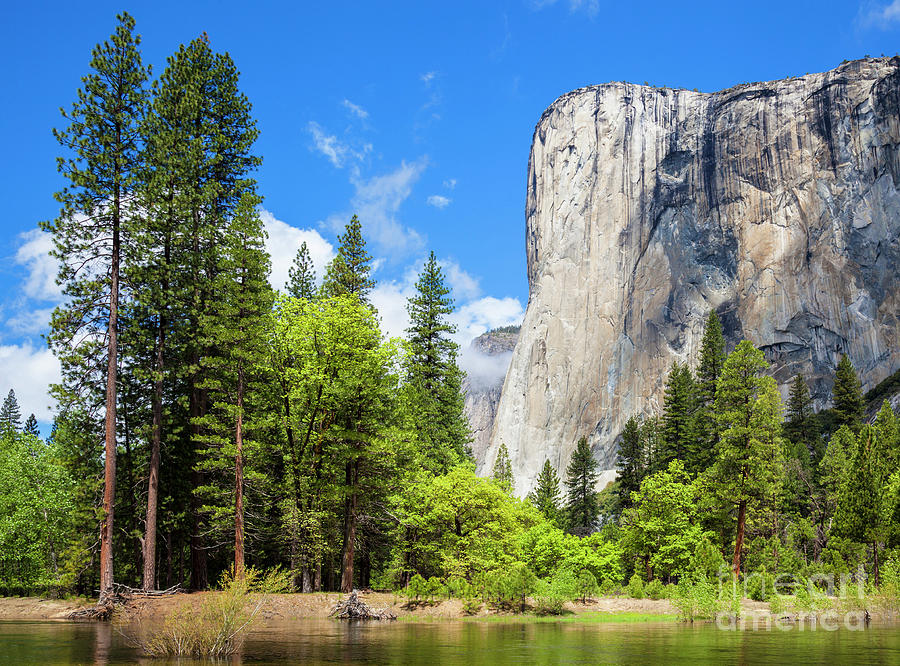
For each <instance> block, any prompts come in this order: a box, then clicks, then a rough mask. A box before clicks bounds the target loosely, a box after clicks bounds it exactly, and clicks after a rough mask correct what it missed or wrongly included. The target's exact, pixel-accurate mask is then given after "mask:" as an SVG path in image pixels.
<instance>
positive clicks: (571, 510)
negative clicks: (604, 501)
mask: <svg viewBox="0 0 900 666" xmlns="http://www.w3.org/2000/svg"><path fill="white" fill-rule="evenodd" d="M597 469H598V465H597V461H596V460H594V455H593V454H592V453H591V449H590V447H589V446H588V443H587V438H586V437H582V438H581V439H579V440H578V445H577V446H576V448H575V451H574V453H573V454H572V459H571V460H570V461H569V465H568V467H566V488H567V490H568V496H567V501H566V512H567V514H568V519H569V530H570V531H571V532H573V533H574V534H581V535H583V534H588V533H590V532H591V530H593V528H594V523H595V522H596V521H597V516H598V515H599V514H600V507H599V506H598V504H597V492H596V491H595V490H594V488H595V486H596V485H597V478H598V476H599V474H598V471H597Z"/></svg>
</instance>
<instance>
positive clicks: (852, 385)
mask: <svg viewBox="0 0 900 666" xmlns="http://www.w3.org/2000/svg"><path fill="white" fill-rule="evenodd" d="M832 403H833V407H832V409H833V411H834V416H835V423H836V424H837V425H838V427H840V426H842V425H845V426H847V427H848V428H850V429H851V430H852V431H853V432H858V431H859V429H860V428H861V427H862V423H863V419H864V418H865V403H864V401H863V394H862V385H861V384H860V381H859V378H858V377H857V376H856V370H855V369H854V368H853V364H852V363H851V362H850V358H849V357H848V356H847V355H846V354H844V355H842V356H841V360H840V362H839V363H838V366H837V370H836V371H835V373H834V389H833V391H832Z"/></svg>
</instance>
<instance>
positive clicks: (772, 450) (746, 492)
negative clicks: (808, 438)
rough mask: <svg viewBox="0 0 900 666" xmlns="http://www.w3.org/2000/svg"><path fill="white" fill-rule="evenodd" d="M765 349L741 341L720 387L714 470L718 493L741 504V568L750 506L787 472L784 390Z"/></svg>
mask: <svg viewBox="0 0 900 666" xmlns="http://www.w3.org/2000/svg"><path fill="white" fill-rule="evenodd" d="M767 367H768V364H767V363H766V359H765V355H764V354H763V352H762V351H760V350H759V349H757V348H756V347H754V346H753V344H751V343H750V342H749V341H747V340H744V341H742V342H741V343H740V344H739V345H738V346H737V347H736V348H735V350H734V351H733V352H732V353H731V354H730V355H729V356H728V358H727V359H726V361H725V365H724V366H723V368H722V375H721V376H720V378H719V385H718V387H717V389H716V413H717V416H718V419H719V427H720V429H721V430H720V432H721V435H720V439H719V446H718V448H717V450H716V458H717V460H716V464H715V467H714V469H713V472H712V477H711V478H712V480H713V483H714V489H715V491H716V492H717V494H718V496H719V497H720V498H721V499H722V500H724V501H726V502H728V503H730V504H732V505H734V506H735V508H736V509H737V527H736V534H735V541H734V557H733V558H732V570H733V572H734V574H735V575H736V576H737V575H739V574H740V570H741V552H742V550H743V545H744V531H745V527H746V523H747V512H748V509H749V510H753V508H754V507H755V505H757V504H758V503H760V502H761V501H763V500H764V499H766V498H767V497H771V496H773V495H774V494H775V493H776V492H777V489H778V487H779V485H780V483H781V478H782V469H781V467H782V451H783V443H782V440H781V421H782V414H781V396H780V394H779V393H778V386H777V384H776V383H775V380H774V379H772V378H771V377H768V376H765V375H763V374H762V373H763V371H764V370H765V369H766V368H767Z"/></svg>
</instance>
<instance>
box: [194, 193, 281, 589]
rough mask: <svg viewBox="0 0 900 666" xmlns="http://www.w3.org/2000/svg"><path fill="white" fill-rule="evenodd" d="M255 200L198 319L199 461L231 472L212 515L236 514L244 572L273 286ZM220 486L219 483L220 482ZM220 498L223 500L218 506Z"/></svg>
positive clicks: (224, 249) (250, 199)
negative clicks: (201, 337)
mask: <svg viewBox="0 0 900 666" xmlns="http://www.w3.org/2000/svg"><path fill="white" fill-rule="evenodd" d="M257 203H258V199H257V198H256V197H255V196H253V195H250V194H245V195H244V196H243V197H242V198H241V201H240V203H239V204H238V207H237V210H236V211H235V214H234V218H233V219H232V221H231V223H230V224H229V226H228V228H227V229H226V233H225V235H224V238H223V241H222V244H221V248H220V252H221V255H220V260H219V265H218V269H219V271H218V275H217V279H216V281H215V283H214V293H215V294H216V302H217V307H216V308H215V309H214V310H212V311H211V312H210V313H209V315H208V316H207V318H206V320H205V321H204V322H203V326H202V330H203V331H204V334H205V335H207V336H208V340H207V346H208V347H209V348H210V349H212V350H215V352H214V353H213V354H210V355H208V356H206V357H205V358H204V365H205V366H206V367H207V368H208V370H209V372H208V373H207V379H206V382H205V383H204V388H206V389H208V390H209V391H210V393H211V397H212V400H213V407H212V412H213V418H209V419H206V420H205V423H204V424H205V425H207V426H208V428H209V434H208V435H207V437H206V442H207V444H208V448H207V451H206V455H205V458H204V460H203V462H202V463H201V465H202V467H203V469H204V471H207V472H209V473H210V475H211V476H212V477H213V478H215V477H216V475H217V474H218V473H220V472H222V470H224V469H227V470H229V472H230V471H231V470H233V472H234V486H233V488H234V492H233V495H232V494H231V493H228V494H227V495H228V496H229V500H230V498H231V497H232V496H233V500H234V505H233V507H231V506H230V504H231V502H230V501H227V503H226V502H222V501H219V502H216V499H215V498H213V502H212V504H211V507H210V509H211V511H212V512H213V513H214V517H215V518H219V517H221V516H222V514H223V512H224V511H226V510H230V511H231V512H232V515H233V517H234V523H233V524H234V571H235V576H237V577H243V575H244V531H245V530H244V516H245V511H244V482H245V475H244V466H245V463H246V461H247V459H248V458H249V457H251V456H252V454H253V452H254V447H255V442H254V440H253V437H254V435H255V434H257V433H258V432H259V429H260V425H259V424H258V423H255V422H254V420H253V419H252V418H251V410H250V409H249V405H251V404H252V403H253V398H254V396H253V391H254V389H255V388H257V387H256V386H255V384H256V383H257V382H259V381H260V380H261V377H260V372H261V368H262V367H263V366H264V358H265V355H266V353H267V349H266V346H265V343H266V341H267V337H266V329H265V325H266V316H267V315H268V313H269V312H270V311H271V307H272V289H271V287H270V286H269V283H268V281H267V276H268V274H269V267H270V263H269V255H268V254H267V253H266V249H265V238H266V235H265V231H264V230H263V226H262V221H261V220H260V218H259V215H258V214H257V212H256V210H255V207H256V204H257ZM220 489H221V488H220ZM223 504H224V505H225V506H223Z"/></svg>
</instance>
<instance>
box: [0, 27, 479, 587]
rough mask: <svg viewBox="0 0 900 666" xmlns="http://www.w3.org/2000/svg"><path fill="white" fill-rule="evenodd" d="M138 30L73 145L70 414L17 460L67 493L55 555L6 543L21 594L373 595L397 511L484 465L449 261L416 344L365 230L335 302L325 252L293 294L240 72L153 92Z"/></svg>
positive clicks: (68, 174)
mask: <svg viewBox="0 0 900 666" xmlns="http://www.w3.org/2000/svg"><path fill="white" fill-rule="evenodd" d="M118 19H119V25H118V27H117V28H116V31H115V33H114V34H113V35H112V36H111V38H110V39H109V41H107V42H105V43H103V44H100V45H98V46H97V47H96V48H95V49H94V50H93V52H92V60H91V63H90V72H89V73H88V74H87V75H86V76H85V77H84V78H83V79H82V81H83V85H82V87H81V89H80V90H79V91H78V94H77V99H76V101H75V102H74V103H73V104H72V106H71V108H70V109H69V110H66V111H64V112H63V115H64V117H65V118H66V120H67V121H68V126H67V127H66V128H65V129H63V130H60V131H56V132H55V134H56V136H57V138H58V139H59V141H60V143H61V145H62V146H63V147H64V148H65V149H66V150H65V155H64V157H62V158H60V160H59V168H60V171H61V173H62V174H63V176H64V177H65V178H66V179H67V180H68V183H69V186H68V187H67V188H66V189H65V190H63V191H61V192H59V193H58V194H57V199H58V200H59V201H60V203H61V204H62V208H61V212H60V215H59V217H58V218H56V219H55V220H54V221H52V222H48V223H46V224H44V225H43V228H44V229H45V230H46V231H48V232H49V233H51V234H52V236H53V240H54V243H55V249H54V252H53V254H54V256H55V257H56V258H57V259H58V261H59V264H60V272H59V276H58V282H59V283H60V284H61V285H62V287H63V292H64V294H65V296H66V299H65V302H64V304H63V305H61V306H59V307H58V308H57V309H56V310H55V311H54V313H53V315H52V321H51V322H50V329H51V330H50V334H49V336H48V340H49V343H50V347H51V349H52V350H53V351H54V352H55V354H56V356H57V357H58V359H59V361H60V363H61V366H62V381H61V382H60V383H59V384H58V385H56V386H54V387H52V393H53V395H54V397H55V398H56V399H57V401H58V405H59V414H58V416H57V418H56V421H55V423H54V427H53V434H52V436H51V437H50V440H49V442H48V443H46V444H45V443H41V442H40V441H39V440H38V439H37V438H35V437H33V436H24V435H22V434H21V433H18V432H14V433H10V434H9V436H8V437H5V438H4V439H3V440H2V442H3V443H2V447H3V450H4V454H7V453H10V455H11V452H12V451H13V450H14V449H15V451H19V452H22V451H26V450H38V449H39V450H41V452H42V453H41V456H39V458H41V457H42V456H43V457H46V458H47V464H48V465H49V466H50V467H52V471H50V472H48V473H47V475H48V477H52V476H54V475H56V476H60V477H64V479H65V480H64V481H60V482H59V487H60V490H59V492H60V493H61V494H60V495H59V497H57V496H56V495H40V496H39V495H35V496H34V501H35V502H44V501H47V502H55V501H56V500H58V502H57V504H56V505H54V506H48V507H47V508H48V511H49V512H50V513H52V514H53V515H60V516H61V519H60V520H61V523H60V526H59V529H58V530H57V532H55V533H54V535H53V536H52V539H53V540H54V547H53V548H52V555H50V554H48V555H47V556H46V557H43V558H40V557H38V558H36V559H35V558H32V559H30V560H28V562H27V563H26V562H25V561H24V560H23V559H22V558H25V557H26V554H25V553H24V552H23V551H22V549H21V548H20V547H17V546H14V545H13V544H11V543H10V544H8V545H7V544H6V543H4V544H3V547H2V551H3V565H2V566H3V570H2V571H0V579H2V580H0V582H3V581H5V584H6V586H7V587H8V588H9V587H16V586H18V587H20V588H27V587H29V586H31V585H38V584H44V583H46V582H47V581H55V582H56V584H58V585H61V586H63V587H66V588H69V589H74V590H77V591H80V592H86V593H89V594H90V593H93V592H94V591H96V590H99V591H100V592H101V594H104V593H106V592H108V591H109V590H110V589H111V586H112V585H113V582H114V581H115V582H118V583H124V584H127V585H130V586H135V587H144V588H146V589H154V588H158V587H170V586H172V585H180V586H183V587H190V588H193V589H203V588H206V587H207V586H208V585H210V584H211V583H213V582H215V580H216V579H217V578H218V577H219V575H220V574H221V573H222V572H223V571H226V570H228V569H230V568H232V567H233V568H234V571H235V575H238V576H240V575H241V572H242V571H243V568H244V567H245V566H247V565H249V564H252V565H254V566H256V567H273V566H278V565H281V566H285V567H287V568H289V569H290V570H291V571H292V572H293V573H294V575H295V579H296V585H297V587H298V589H303V590H314V589H344V590H349V589H351V588H352V587H353V586H354V585H356V586H367V585H369V584H370V580H371V578H372V576H373V575H375V574H377V573H380V572H381V570H382V569H384V567H385V566H386V563H387V562H388V561H389V560H390V554H391V552H392V547H393V545H394V540H393V526H394V525H395V523H396V520H395V519H393V518H391V516H390V511H389V506H388V501H387V499H388V497H390V496H393V495H394V494H395V493H397V492H398V490H399V488H400V487H401V485H402V484H403V483H405V479H406V478H407V476H408V475H409V474H412V473H415V474H422V473H443V472H446V471H448V470H449V469H450V468H452V467H453V466H455V465H458V464H461V463H464V462H465V461H466V460H468V450H467V445H468V442H469V440H470V435H469V431H468V426H467V422H466V420H465V417H464V415H463V400H462V396H461V394H460V384H461V379H462V375H461V372H460V371H459V369H458V367H457V365H456V355H457V347H456V345H455V344H454V343H453V342H452V341H451V339H450V335H451V334H452V333H453V328H452V327H451V326H450V324H449V323H448V320H447V315H448V314H449V313H450V312H451V311H452V307H453V306H452V300H451V298H450V291H449V289H448V288H447V287H446V286H445V283H444V276H443V273H442V271H441V268H440V266H439V265H438V263H437V261H436V259H435V257H434V254H433V253H432V254H431V256H430V257H429V259H428V261H427V262H426V264H425V266H424V267H423V270H422V273H421V275H420V277H419V280H418V282H417V284H416V291H415V294H414V296H413V297H412V298H411V299H410V301H409V304H408V310H409V315H410V322H411V324H410V328H409V330H408V336H407V340H405V341H402V340H385V338H384V336H383V335H382V333H381V331H380V329H379V323H378V317H377V313H376V312H375V310H374V308H373V307H372V306H371V304H370V303H369V301H368V294H369V292H370V291H371V289H372V287H373V286H374V282H373V280H372V279H371V277H370V272H371V257H370V256H369V254H368V253H367V251H366V248H365V241H364V238H363V235H362V229H361V224H360V221H359V220H358V219H357V218H356V217H355V216H354V217H353V219H352V220H351V221H350V222H349V223H348V225H347V227H346V231H345V233H344V234H342V235H341V236H339V238H338V240H339V247H338V250H337V255H336V257H335V258H334V260H333V261H332V262H331V263H330V264H329V265H328V266H327V268H326V271H325V275H324V276H322V279H321V284H319V281H318V280H317V279H316V276H315V272H314V269H313V266H312V262H311V260H310V257H309V253H308V251H307V248H306V246H305V245H304V246H302V247H301V248H300V250H299V252H298V254H297V257H296V259H295V262H294V265H293V267H292V269H291V271H290V281H289V284H288V285H286V289H285V293H281V292H279V291H276V290H273V288H272V287H271V286H270V285H269V284H268V282H267V276H268V274H269V270H270V261H269V257H268V255H267V253H266V251H265V247H264V241H265V231H264V229H263V226H262V223H261V221H260V218H259V215H258V212H257V208H258V204H259V203H260V196H259V195H258V193H257V184H256V181H255V180H254V179H253V177H252V172H253V170H254V169H255V168H256V167H257V166H258V165H259V164H260V158H259V156H257V155H256V154H255V153H254V152H253V144H254V141H255V139H256V138H257V135H258V130H257V128H256V123H255V121H254V119H253V117H252V115H251V105H250V102H249V101H248V99H247V98H246V96H245V95H244V94H243V93H242V92H241V91H240V86H239V76H238V71H237V68H236V66H235V64H234V62H233V61H232V60H231V58H230V56H229V55H228V54H227V53H225V54H223V53H216V52H215V51H213V49H212V48H211V45H210V42H209V39H208V38H207V37H206V36H205V35H203V36H201V37H199V38H197V39H195V40H193V41H192V42H190V43H189V44H187V45H182V46H181V47H180V48H179V49H178V51H177V52H176V53H175V54H173V55H172V56H171V57H170V58H168V60H167V63H166V67H165V69H164V70H163V72H162V73H161V75H160V76H159V77H158V78H157V79H156V80H154V81H152V82H151V81H150V70H149V68H148V67H145V66H144V65H143V64H142V61H141V55H140V50H139V45H140V38H139V37H138V36H136V35H135V34H134V20H133V19H132V18H131V17H130V16H128V15H127V14H122V15H121V16H119V17H118ZM41 447H43V448H41ZM23 455H25V454H23ZM19 457H20V456H18V455H15V456H13V455H11V457H10V462H9V464H8V465H7V468H8V469H10V470H12V469H13V468H14V467H15V465H16V464H20V463H22V461H21V460H18V459H19ZM13 458H15V459H16V460H17V461H18V462H16V463H13V462H12V460H13ZM23 464H24V463H23ZM29 492H31V491H30V490H28V488H27V487H25V486H23V487H22V493H23V494H21V495H17V497H20V498H21V497H25V496H26V495H28V493H29ZM3 496H4V498H6V497H11V496H12V492H11V491H8V490H7V488H6V487H4V491H3ZM17 511H18V508H17V507H16V506H15V505H13V504H12V503H10V504H9V505H8V506H7V511H6V514H8V515H9V516H18V517H17V518H16V519H17V520H19V519H22V520H24V519H25V518H24V515H25V514H21V515H19V514H17ZM6 514H5V513H4V512H3V510H2V509H0V519H2V517H5V516H6ZM98 535H99V539H98ZM23 536H25V537H28V538H31V539H33V540H35V543H40V544H41V545H42V546H45V547H46V546H47V545H48V543H49V542H48V539H50V538H51V537H50V536H47V535H43V534H42V533H41V532H39V531H37V529H36V526H35V529H26V530H24V531H23ZM50 550H51V549H49V548H48V549H47V550H46V552H47V553H50ZM114 565H115V566H114Z"/></svg>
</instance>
